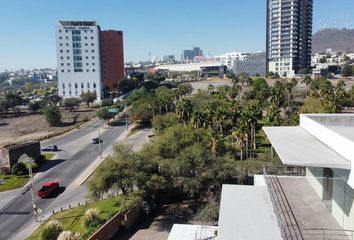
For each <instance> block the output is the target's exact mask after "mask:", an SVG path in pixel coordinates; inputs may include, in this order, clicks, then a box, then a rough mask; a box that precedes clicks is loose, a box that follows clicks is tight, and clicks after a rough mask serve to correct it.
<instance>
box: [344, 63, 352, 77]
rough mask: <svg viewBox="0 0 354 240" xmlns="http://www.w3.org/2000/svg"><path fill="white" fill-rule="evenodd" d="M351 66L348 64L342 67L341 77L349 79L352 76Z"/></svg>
mask: <svg viewBox="0 0 354 240" xmlns="http://www.w3.org/2000/svg"><path fill="white" fill-rule="evenodd" d="M352 74H353V72H352V66H350V65H349V64H348V63H346V64H344V65H343V67H342V76H343V77H350V76H352Z"/></svg>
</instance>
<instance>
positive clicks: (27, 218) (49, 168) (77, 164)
mask: <svg viewBox="0 0 354 240" xmlns="http://www.w3.org/2000/svg"><path fill="white" fill-rule="evenodd" d="M99 125H101V126H102V125H103V122H102V121H99V120H95V121H94V122H92V123H91V124H88V125H87V126H85V127H83V128H81V129H79V130H75V131H74V132H70V133H67V134H65V135H63V136H61V137H56V138H54V139H52V140H47V141H43V142H42V143H41V145H42V146H44V145H48V144H55V145H57V146H58V148H59V150H60V151H58V152H57V154H56V156H55V159H52V160H50V161H48V162H47V163H46V164H44V165H42V167H41V168H40V170H39V172H38V174H36V175H35V178H34V179H35V184H34V186H35V190H36V192H37V191H38V190H39V189H40V188H41V185H42V184H43V183H44V182H46V181H59V184H60V189H59V191H57V193H56V194H55V195H53V196H51V197H50V198H45V199H40V198H36V204H37V207H39V208H40V209H41V210H42V211H43V212H48V211H51V209H54V208H56V207H58V206H55V204H56V202H55V200H56V199H57V197H58V195H60V194H62V195H65V194H71V195H73V197H75V191H66V187H67V186H69V185H70V184H71V183H72V182H73V181H74V180H75V179H76V178H77V177H78V176H79V175H80V173H81V172H82V171H84V169H86V167H88V166H89V165H90V163H92V162H93V161H94V160H95V159H97V158H98V157H99V152H98V144H92V143H91V139H92V138H95V137H98V130H97V127H98V126H99ZM124 130H125V125H124V121H122V122H120V123H119V124H118V125H117V126H114V127H111V128H109V129H102V128H101V138H102V140H103V142H102V144H101V146H102V151H104V150H105V149H107V148H108V147H109V146H110V145H112V143H113V142H114V141H115V140H116V139H117V137H118V136H119V135H120V134H121V133H122V132H123V131H124ZM66 197H69V198H70V196H66ZM59 207H60V206H59ZM33 221H34V218H33V208H32V198H31V191H30V189H28V188H24V189H23V191H22V192H21V193H20V194H19V195H18V196H17V197H15V198H14V200H13V201H11V202H10V203H9V204H8V205H7V206H6V207H5V208H3V209H0V240H3V239H4V240H7V239H10V238H11V237H13V236H14V235H16V233H18V232H19V231H21V230H22V229H23V227H24V226H25V225H28V224H29V223H31V222H33ZM33 230H34V229H33Z"/></svg>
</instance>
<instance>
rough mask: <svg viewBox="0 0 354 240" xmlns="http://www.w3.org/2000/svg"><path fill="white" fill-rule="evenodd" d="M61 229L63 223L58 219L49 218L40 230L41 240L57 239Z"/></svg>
mask: <svg viewBox="0 0 354 240" xmlns="http://www.w3.org/2000/svg"><path fill="white" fill-rule="evenodd" d="M62 231H63V225H62V224H61V223H60V222H59V221H58V220H50V221H48V222H47V223H46V224H45V225H44V228H43V230H42V232H41V240H56V239H59V238H58V236H59V234H60V233H61V232H62ZM62 239H66V238H62Z"/></svg>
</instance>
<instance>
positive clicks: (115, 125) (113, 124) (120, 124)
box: [109, 120, 126, 127]
mask: <svg viewBox="0 0 354 240" xmlns="http://www.w3.org/2000/svg"><path fill="white" fill-rule="evenodd" d="M125 124H126V123H125V120H124V121H116V122H111V123H110V124H109V126H111V127H120V126H124V125H125Z"/></svg>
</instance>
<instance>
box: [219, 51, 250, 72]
mask: <svg viewBox="0 0 354 240" xmlns="http://www.w3.org/2000/svg"><path fill="white" fill-rule="evenodd" d="M249 55H250V54H249V53H242V52H229V53H224V54H223V55H219V56H214V58H215V59H218V60H219V61H220V64H222V65H224V66H227V68H228V69H231V68H232V67H233V66H234V63H235V61H236V60H241V61H242V60H245V59H246V58H247V56H249Z"/></svg>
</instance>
